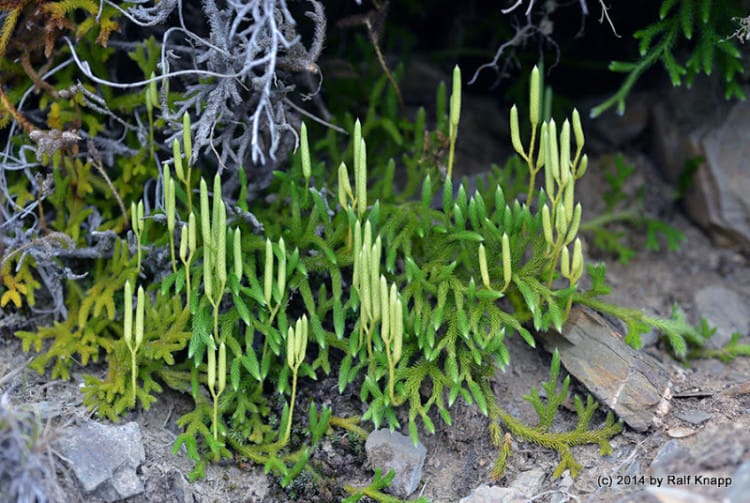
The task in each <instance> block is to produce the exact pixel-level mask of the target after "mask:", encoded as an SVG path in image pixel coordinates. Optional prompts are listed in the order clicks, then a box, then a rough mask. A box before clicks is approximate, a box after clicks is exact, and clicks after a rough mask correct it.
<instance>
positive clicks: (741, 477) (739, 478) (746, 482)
mask: <svg viewBox="0 0 750 503" xmlns="http://www.w3.org/2000/svg"><path fill="white" fill-rule="evenodd" d="M748 494H750V461H745V462H744V463H742V464H741V465H740V467H739V468H737V471H735V472H734V474H733V475H732V485H731V486H730V487H729V489H728V490H727V493H726V495H725V496H724V501H725V502H726V503H743V502H745V501H747V495H748Z"/></svg>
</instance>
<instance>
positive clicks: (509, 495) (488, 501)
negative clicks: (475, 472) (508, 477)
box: [460, 484, 528, 503]
mask: <svg viewBox="0 0 750 503" xmlns="http://www.w3.org/2000/svg"><path fill="white" fill-rule="evenodd" d="M524 501H528V499H527V498H526V497H524V495H523V494H521V493H520V492H519V491H518V490H517V489H513V488H510V487H497V486H488V485H487V484H482V485H481V486H479V487H477V488H476V489H474V490H473V491H472V492H471V494H470V495H468V496H467V497H465V498H461V500H460V503H521V502H524Z"/></svg>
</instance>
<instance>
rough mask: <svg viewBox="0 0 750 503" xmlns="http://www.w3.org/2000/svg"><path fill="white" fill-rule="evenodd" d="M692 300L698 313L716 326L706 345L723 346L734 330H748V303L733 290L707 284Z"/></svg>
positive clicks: (715, 347) (749, 322)
mask: <svg viewBox="0 0 750 503" xmlns="http://www.w3.org/2000/svg"><path fill="white" fill-rule="evenodd" d="M694 300H695V307H696V309H697V311H698V313H699V314H700V315H701V316H703V317H704V318H706V320H707V321H708V323H709V325H711V326H714V327H716V333H715V334H714V336H713V337H711V338H710V339H709V340H708V342H706V347H709V348H713V349H717V348H720V347H723V346H725V345H726V344H727V343H728V342H729V340H730V338H731V337H732V334H733V333H734V332H739V333H741V334H746V333H747V332H748V331H750V304H748V303H747V302H746V301H745V300H744V299H743V298H742V297H740V296H739V295H738V294H737V293H735V292H734V291H732V290H729V289H728V288H725V287H723V286H718V285H712V286H707V287H705V288H701V289H700V290H698V291H697V292H696V293H695V296H694Z"/></svg>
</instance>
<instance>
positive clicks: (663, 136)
mask: <svg viewBox="0 0 750 503" xmlns="http://www.w3.org/2000/svg"><path fill="white" fill-rule="evenodd" d="M699 80H700V82H699ZM696 84H697V85H695V86H693V89H691V90H690V91H686V90H683V89H680V90H675V91H673V92H671V93H670V95H669V96H668V98H667V99H665V100H661V101H659V102H658V103H657V104H656V106H655V107H654V109H653V119H654V120H653V127H652V131H653V132H654V141H655V148H656V151H657V153H658V155H659V158H660V161H661V165H662V166H664V168H665V171H666V173H665V174H666V175H667V177H668V178H669V179H670V180H671V181H672V182H677V181H678V180H679V179H680V177H681V176H683V174H684V172H685V166H686V164H685V163H686V162H687V161H691V160H693V159H698V158H703V160H704V161H703V162H702V163H701V164H700V165H699V168H698V169H697V170H696V171H695V173H694V175H693V177H692V184H691V185H690V186H689V187H688V189H687V191H686V193H685V199H684V201H685V206H686V209H687V212H688V214H689V215H690V216H691V217H692V218H693V220H695V222H696V223H698V225H700V226H701V227H703V228H704V229H706V230H707V231H708V232H709V233H710V234H711V236H712V237H713V238H714V240H716V241H717V242H718V243H719V244H726V245H740V246H742V247H744V248H747V247H748V246H750V177H749V176H747V169H746V164H747V159H748V157H750V102H748V101H743V102H739V103H726V102H724V101H723V100H722V99H721V97H720V94H719V93H718V92H717V89H716V86H715V82H711V81H710V79H698V80H696ZM712 86H713V88H712Z"/></svg>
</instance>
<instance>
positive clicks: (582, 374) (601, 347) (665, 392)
mask: <svg viewBox="0 0 750 503" xmlns="http://www.w3.org/2000/svg"><path fill="white" fill-rule="evenodd" d="M617 333H619V330H618V328H617V327H615V326H614V325H612V324H611V323H609V322H608V321H607V320H606V319H605V318H603V317H602V316H600V315H599V314H598V313H596V312H595V311H593V310H591V309H588V308H583V307H579V306H576V307H574V308H573V310H572V311H571V313H570V317H569V318H568V321H567V323H566V324H565V326H564V327H563V331H562V334H557V333H553V332H549V333H547V334H546V335H545V337H543V338H542V343H543V344H544V347H545V349H547V350H548V351H550V352H552V351H554V350H555V349H556V350H557V351H558V352H559V354H560V361H561V362H562V364H563V365H564V366H565V369H566V370H567V371H568V372H570V373H571V374H572V375H573V376H575V378H576V379H578V380H579V381H581V382H582V383H583V384H584V385H585V386H586V388H587V389H588V390H589V391H590V392H591V394H592V395H594V396H595V397H596V398H597V399H598V400H599V401H601V402H604V403H605V404H606V405H607V406H608V407H609V408H610V409H612V410H614V411H615V413H616V414H617V415H618V416H619V417H620V418H621V419H622V420H623V421H625V422H626V423H627V424H628V426H630V427H631V428H633V429H634V430H636V431H645V430H647V429H648V428H649V427H651V425H653V424H654V423H655V422H657V421H658V420H659V419H660V417H661V416H662V415H663V414H664V413H666V410H668V408H669V398H670V397H671V394H670V393H671V388H672V382H671V381H670V379H669V371H668V370H667V368H666V367H665V366H664V365H663V364H662V363H661V362H659V361H658V360H657V359H656V358H654V357H653V356H651V355H649V354H647V353H645V352H643V351H636V350H634V349H633V348H631V347H630V346H628V345H627V344H625V342H624V341H623V339H622V337H620V336H613V334H617Z"/></svg>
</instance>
